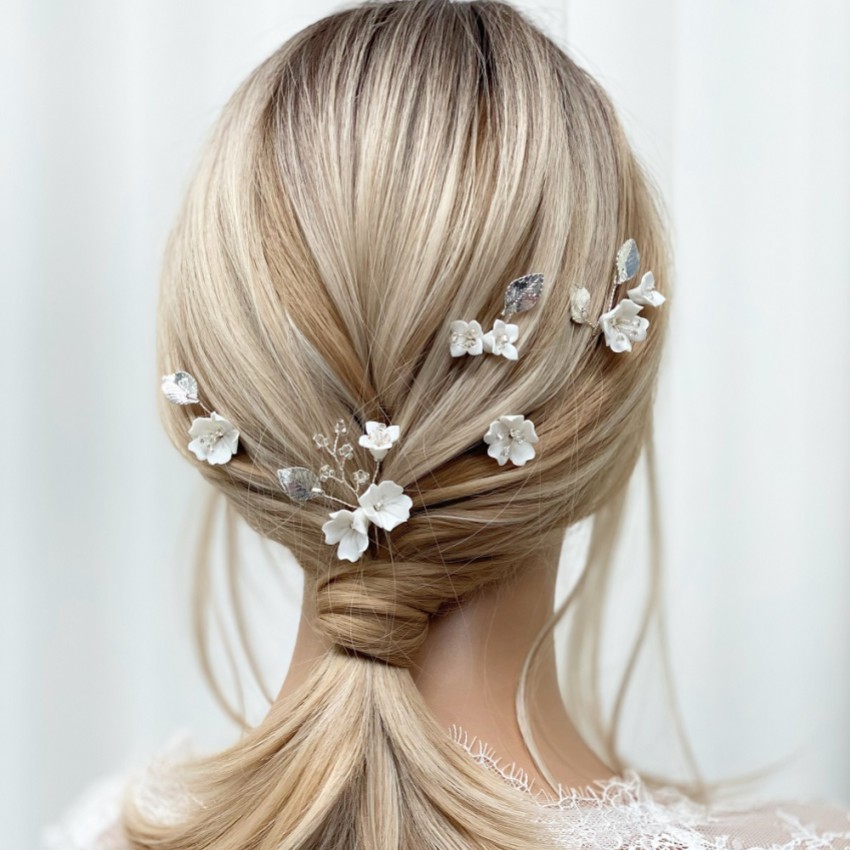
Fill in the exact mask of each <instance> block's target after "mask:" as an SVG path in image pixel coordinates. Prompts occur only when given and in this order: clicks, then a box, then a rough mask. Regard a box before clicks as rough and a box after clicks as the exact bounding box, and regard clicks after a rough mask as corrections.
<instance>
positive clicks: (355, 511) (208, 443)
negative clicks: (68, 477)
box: [162, 239, 665, 562]
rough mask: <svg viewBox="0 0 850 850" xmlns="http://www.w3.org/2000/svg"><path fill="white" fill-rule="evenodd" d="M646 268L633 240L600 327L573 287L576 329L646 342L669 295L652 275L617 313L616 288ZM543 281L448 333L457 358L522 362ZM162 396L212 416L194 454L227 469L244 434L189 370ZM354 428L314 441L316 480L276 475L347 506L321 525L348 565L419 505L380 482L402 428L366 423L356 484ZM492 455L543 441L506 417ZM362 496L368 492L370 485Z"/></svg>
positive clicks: (527, 423)
mask: <svg viewBox="0 0 850 850" xmlns="http://www.w3.org/2000/svg"><path fill="white" fill-rule="evenodd" d="M639 262H640V258H639V254H638V250H637V246H636V245H635V242H634V240H633V239H629V240H627V241H626V242H625V243H623V245H622V246H621V247H620V250H619V251H618V252H617V257H616V262H615V267H616V272H615V275H614V280H613V283H612V287H611V292H610V296H609V309H608V310H607V311H606V312H604V313H602V315H601V316H600V317H599V319H598V320H597V321H593V320H591V319H590V317H589V310H590V301H591V297H590V292H589V291H588V290H587V289H586V288H585V287H583V286H581V287H577V288H574V289H573V291H572V293H571V295H570V316H571V318H572V320H573V321H574V322H577V323H579V324H586V325H590V326H591V327H593V328H595V329H600V328H601V330H602V332H603V333H604V336H605V342H606V344H607V345H608V346H609V347H610V348H611V350H612V351H615V352H622V351H631V350H632V343H634V342H639V341H641V340H643V339H645V338H646V332H647V328H648V326H649V321H648V320H647V319H645V318H644V317H643V316H640V315H639V313H640V312H641V310H642V309H643V308H644V307H647V306H649V307H659V306H661V304H663V303H664V301H665V298H664V296H663V295H662V294H661V293H660V292H658V291H657V290H656V289H655V278H654V276H653V273H652V272H651V271H648V272H646V273H645V274H644V275H643V277H642V278H641V280H640V283H639V284H638V285H637V286H635V287H634V288H633V289H630V290H629V291H628V297H627V298H624V299H622V300H621V301H620V302H619V303H618V304H617V305H616V306H615V307H613V308H612V307H611V305H612V304H613V300H614V293H615V292H616V289H617V287H618V286H619V285H620V284H622V283H624V282H625V281H628V280H632V279H633V278H634V277H635V276H636V275H637V271H638V264H639ZM542 288H543V275H541V274H527V275H523V276H522V277H520V278H517V279H516V280H512V281H511V282H510V283H509V284H508V286H507V288H506V290H505V295H504V301H505V304H504V309H503V310H502V316H504V317H505V318H504V319H496V320H495V321H494V322H493V327H492V329H491V330H489V331H487V332H486V333H485V332H484V331H483V329H482V327H481V323H480V322H478V321H477V320H475V319H473V320H472V321H468V322H467V321H464V320H460V319H459V320H457V321H453V322H452V323H451V326H450V330H451V339H450V351H451V356H452V357H462V356H463V355H465V354H470V355H478V354H482V353H484V352H487V353H489V354H494V355H497V356H501V357H504V358H505V359H506V360H516V359H517V358H518V357H519V353H518V351H517V347H516V342H517V339H518V338H519V326H518V325H516V324H511V323H510V321H509V319H510V318H511V317H512V316H513V315H515V314H517V313H524V312H525V311H526V310H529V309H531V308H532V307H533V306H534V305H535V304H537V303H538V301H539V300H540V296H541V292H542ZM162 390H163V392H164V394H165V395H166V397H167V398H168V399H169V401H171V402H173V403H175V404H200V405H201V407H203V408H204V411H205V412H206V413H207V414H208V415H207V416H199V417H196V418H195V419H194V420H193V421H192V424H191V427H190V428H189V436H190V437H191V438H192V439H191V441H190V442H189V449H190V451H192V452H193V453H194V455H195V456H196V457H197V458H198V459H199V460H204V461H206V462H207V463H209V464H222V463H227V461H228V460H230V458H231V457H232V456H233V455H234V454H235V453H236V451H237V449H238V445H239V431H237V429H236V428H235V427H234V426H233V425H232V424H231V423H230V422H229V421H228V420H227V419H225V418H224V417H223V416H221V415H219V414H218V413H216V412H215V411H213V410H209V409H208V408H206V407H205V406H204V405H203V404H202V403H201V402H200V400H199V398H198V384H197V381H196V380H195V379H194V378H193V377H192V376H191V375H190V374H189V373H188V372H184V371H178V372H174V373H173V374H171V375H163V377H162ZM347 433H348V426H347V425H346V423H345V421H344V420H342V419H340V420H339V421H337V423H336V425H335V426H334V438H333V441H331V439H330V438H329V437H326V436H325V435H324V434H315V435H314V436H313V441H314V442H315V444H316V446H317V447H318V448H319V449H320V450H322V451H325V452H327V453H328V454H329V455H330V458H331V460H332V461H333V463H332V464H323V465H322V466H321V467H320V469H319V471H318V473H316V472H314V471H313V470H311V469H308V468H307V467H303V466H289V467H283V468H281V469H278V470H277V477H278V481H279V483H280V486H281V488H282V489H283V491H284V492H285V493H286V494H287V495H288V496H289V497H290V498H291V499H292V500H293V501H295V502H299V503H303V502H306V501H307V500H309V499H313V498H316V497H324V498H327V499H330V500H331V501H334V502H337V503H340V504H342V505H343V506H344V507H342V508H340V509H338V510H334V511H331V512H330V513H329V515H328V521H327V522H325V523H324V524H323V525H322V531H323V532H324V535H325V542H326V543H328V544H331V545H336V546H337V557H338V558H339V559H340V560H345V561H352V562H354V561H357V560H359V558H360V556H361V555H362V554H363V552H365V551H366V550H367V549H368V548H369V527H370V525H374V526H376V527H377V528H382V529H384V530H385V531H392V530H393V529H394V528H396V526H398V525H400V524H401V523H403V522H406V521H407V520H408V519H409V518H410V509H411V507H412V506H413V500H412V499H411V498H410V497H409V496H408V495H406V494H405V492H404V489H403V488H402V487H400V486H399V485H398V484H396V482H395V481H389V480H384V481H380V482H377V481H376V478H377V475H378V471H379V468H380V465H381V461H382V460H383V459H384V458H385V457H386V455H387V453H388V452H389V451H390V450H391V449H392V448H393V446H394V445H395V444H396V442H397V441H398V439H399V436H400V433H401V429H400V427H399V426H398V425H387V424H384V423H383V422H377V421H369V422H366V423H365V432H364V433H363V434H361V435H360V436H359V438H358V445H360V446H362V447H364V448H366V449H368V450H369V452H370V453H371V455H372V458H373V460H374V461H375V467H374V470H373V472H372V474H371V475H370V474H369V473H368V472H366V470H364V469H356V470H354V471H353V472H352V473H351V475H350V477H349V474H348V472H347V470H346V464H347V462H348V461H350V460H352V459H353V458H354V455H355V449H354V446H353V445H352V444H351V443H350V442H348V441H347V439H346V436H345V435H346V434H347ZM483 440H484V443H485V444H486V445H487V454H488V456H490V457H492V458H494V459H495V460H496V462H497V463H498V464H499V466H504V465H505V464H506V463H508V462H509V461H510V462H511V463H512V464H513V465H514V466H524V465H525V464H526V463H527V462H528V461H529V460H531V459H532V458H533V457H534V456H535V454H536V451H535V448H534V444H535V443H537V442H538V436H537V431H536V430H535V427H534V423H533V422H532V421H531V420H530V419H526V418H525V416H524V415H522V414H506V415H504V416H500V417H499V418H498V419H495V420H493V421H492V422H491V423H490V425H489V427H488V429H487V431H486V432H485V434H484V437H483ZM328 481H334V482H336V483H338V484H339V485H341V486H342V487H345V488H347V489H348V490H349V491H350V492H351V493H352V494H353V495H354V497H355V498H356V504H355V503H352V502H348V501H346V500H344V499H341V498H339V497H338V496H335V495H332V494H330V493H328V492H327V491H326V490H325V486H324V485H325V483H326V482H328ZM367 484H368V486H366V488H365V489H362V488H363V487H364V485H367Z"/></svg>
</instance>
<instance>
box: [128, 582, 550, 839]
mask: <svg viewBox="0 0 850 850" xmlns="http://www.w3.org/2000/svg"><path fill="white" fill-rule="evenodd" d="M362 602H363V600H362V598H361V599H360V602H359V603H358V604H359V605H360V606H361V610H362ZM371 631H372V633H373V634H374V629H372V630H371ZM349 643H350V644H352V643H353V641H351V640H350V639H349ZM183 770H184V771H185V774H184V775H182V776H180V774H179V773H178V777H179V778H180V779H181V780H182V782H183V783H184V786H185V787H186V788H191V796H188V795H187V796H186V797H184V798H183V805H184V808H183V810H182V811H181V813H180V815H181V817H180V820H179V823H178V824H177V825H173V826H171V827H170V828H169V829H168V830H167V832H166V833H165V834H163V830H162V825H161V824H151V823H150V822H149V821H148V820H146V819H145V818H143V817H140V816H139V813H138V812H134V811H133V810H132V809H131V810H130V816H129V818H128V822H127V826H128V828H129V834H130V836H131V838H132V841H133V846H134V847H138V848H142V847H143V848H154V847H156V848H157V850H188V848H192V850H195V848H201V847H210V848H212V847H215V848H216V850H303V849H304V848H322V849H323V850H330V848H339V850H343V848H344V849H345V850H350V848H374V850H379V848H387V850H389V848H401V847H404V848H409V850H416V848H423V850H424V848H437V847H440V848H446V850H470V848H482V850H483V848H492V850H497V848H498V850H530V848H540V847H545V846H547V843H546V842H547V833H546V832H545V829H544V826H543V824H542V823H538V824H537V827H538V829H539V834H538V835H535V834H534V831H535V823H536V821H539V820H540V818H539V814H540V813H539V811H538V810H536V809H535V807H534V804H533V803H532V802H531V800H530V799H529V798H527V797H526V795H524V794H521V793H519V792H517V791H515V790H514V789H511V788H510V787H509V786H508V785H507V784H506V783H505V782H504V781H503V780H502V779H501V778H499V777H498V776H496V775H495V774H492V773H490V772H487V771H484V770H482V769H481V768H480V767H479V766H478V765H477V764H475V762H474V761H472V760H471V759H469V757H468V756H467V755H466V754H465V753H463V752H462V750H461V749H460V748H459V747H458V746H457V744H456V743H455V742H454V741H453V740H452V739H451V738H450V737H449V736H448V735H447V734H446V730H444V729H442V728H441V727H440V726H439V724H437V723H436V721H435V720H434V719H433V717H432V716H431V715H430V713H429V712H428V710H427V708H426V706H425V704H424V702H423V700H422V697H421V695H420V693H419V691H418V690H417V688H416V685H415V684H414V681H413V678H412V676H411V675H410V671H409V669H408V668H407V667H405V666H397V665H393V664H390V663H387V662H386V661H382V660H378V659H376V658H372V657H369V656H368V655H367V654H366V653H365V652H363V651H362V649H361V651H359V652H356V653H355V652H353V651H351V649H343V648H341V647H338V646H334V647H332V648H331V649H329V651H328V652H327V653H326V655H325V656H324V657H323V658H322V659H321V661H320V662H319V663H318V664H317V665H316V666H315V668H314V669H313V670H312V671H311V672H310V675H309V677H308V678H307V680H306V681H305V682H303V683H302V685H301V687H300V688H299V689H298V690H297V691H296V692H294V693H293V694H292V696H291V697H290V698H288V699H286V700H282V701H279V702H277V703H275V704H274V705H273V706H272V708H271V710H270V712H269V713H268V715H267V716H266V717H265V718H264V719H263V721H262V722H261V723H260V724H259V725H258V726H257V727H255V728H254V729H251V730H250V731H248V732H247V734H246V735H245V736H244V737H243V738H242V739H241V740H240V741H239V742H237V743H236V744H234V745H233V746H231V747H230V748H229V749H227V750H225V751H224V752H221V753H217V754H215V755H213V756H210V757H208V758H206V759H202V760H200V761H196V762H193V763H191V764H189V765H186V766H185V767H184V768H183ZM171 778H172V779H173V777H171ZM141 790H142V792H143V793H144V794H150V790H149V789H144V788H142V789H141Z"/></svg>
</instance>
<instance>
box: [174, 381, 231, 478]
mask: <svg viewBox="0 0 850 850" xmlns="http://www.w3.org/2000/svg"><path fill="white" fill-rule="evenodd" d="M160 386H161V388H162V392H163V394H164V395H165V397H166V398H167V399H168V400H169V401H170V402H171V403H172V404H181V405H188V404H197V405H200V406H201V407H202V408H203V409H204V411H205V412H206V413H207V414H209V415H208V416H196V417H195V418H194V419H193V420H192V424H191V426H190V427H189V436H190V437H192V439H191V440H190V442H189V450H190V451H191V452H192V453H193V454H194V455H195V457H197V458H198V460H205V461H206V462H207V463H209V464H212V465H214V464H220V463H227V461H229V460H230V458H231V457H233V455H234V454H236V451H237V449H238V448H239V431H238V430H236V428H234V427H233V425H232V424H231V423H230V422H229V421H228V420H227V419H225V418H224V417H223V416H220V415H219V414H218V413H216V412H215V411H214V410H210V409H209V408H208V407H207V406H206V405H205V404H204V403H203V402H202V401H201V400H200V398H199V396H198V382H197V381H196V380H195V378H194V377H192V375H190V374H189V373H188V372H183V371H177V372H172V373H171V374H170V375H163V376H162V382H161V385H160Z"/></svg>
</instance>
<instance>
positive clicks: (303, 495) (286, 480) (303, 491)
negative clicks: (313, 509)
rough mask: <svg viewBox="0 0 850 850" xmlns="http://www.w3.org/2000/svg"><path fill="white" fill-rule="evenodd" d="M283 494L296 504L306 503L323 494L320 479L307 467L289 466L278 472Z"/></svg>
mask: <svg viewBox="0 0 850 850" xmlns="http://www.w3.org/2000/svg"><path fill="white" fill-rule="evenodd" d="M277 480H278V481H279V482H280V486H281V487H282V488H283V492H284V493H286V495H287V496H289V498H290V499H292V501H294V502H306V501H307V500H308V499H312V498H313V496H317V495H319V494H320V493H321V492H322V486H321V484H319V478H318V476H317V475H316V473H315V472H313V471H312V470H310V469H307V467H305V466H287V467H286V468H284V469H279V470H278V471H277Z"/></svg>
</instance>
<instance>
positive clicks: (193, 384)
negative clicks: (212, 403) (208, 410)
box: [162, 372, 198, 404]
mask: <svg viewBox="0 0 850 850" xmlns="http://www.w3.org/2000/svg"><path fill="white" fill-rule="evenodd" d="M162 391H163V393H164V394H165V397H166V398H167V399H168V400H169V401H170V402H172V403H173V404H197V403H198V382H197V381H196V380H195V379H194V378H193V377H192V376H191V375H190V374H189V373H188V372H174V373H173V374H171V375H163V376H162Z"/></svg>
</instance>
